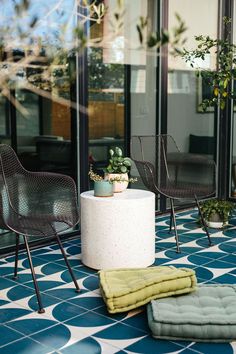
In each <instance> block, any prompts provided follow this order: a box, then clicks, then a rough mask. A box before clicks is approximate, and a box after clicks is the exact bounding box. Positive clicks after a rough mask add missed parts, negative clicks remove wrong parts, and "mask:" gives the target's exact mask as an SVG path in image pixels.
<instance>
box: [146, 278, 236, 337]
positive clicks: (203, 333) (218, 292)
mask: <svg viewBox="0 0 236 354" xmlns="http://www.w3.org/2000/svg"><path fill="white" fill-rule="evenodd" d="M147 313H148V324H149V327H150V329H151V331H152V334H153V337H156V338H163V339H178V340H191V341H202V342H208V341H211V342H230V341H233V340H235V339H236V285H201V286H199V287H198V288H197V290H196V291H195V292H193V293H190V294H187V295H181V296H173V297H167V298H164V299H159V300H153V301H151V303H150V304H149V305H148V308H147Z"/></svg>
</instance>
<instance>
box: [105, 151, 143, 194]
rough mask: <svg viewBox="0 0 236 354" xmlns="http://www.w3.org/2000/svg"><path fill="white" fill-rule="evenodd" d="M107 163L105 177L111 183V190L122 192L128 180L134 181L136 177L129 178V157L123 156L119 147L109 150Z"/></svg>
mask: <svg viewBox="0 0 236 354" xmlns="http://www.w3.org/2000/svg"><path fill="white" fill-rule="evenodd" d="M109 154H110V158H109V165H108V166H107V167H106V168H105V170H104V172H105V179H107V180H109V181H111V182H112V183H113V192H114V193H117V192H122V191H124V190H125V189H126V188H127V187H128V184H129V182H136V180H137V179H133V178H129V176H128V172H129V171H130V168H131V159H130V158H129V157H124V156H123V152H122V150H121V149H120V148H119V147H115V149H114V150H113V149H110V150H109Z"/></svg>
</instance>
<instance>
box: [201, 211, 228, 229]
mask: <svg viewBox="0 0 236 354" xmlns="http://www.w3.org/2000/svg"><path fill="white" fill-rule="evenodd" d="M206 223H207V226H208V227H211V228H213V229H221V228H222V227H224V226H225V225H228V221H227V222H226V223H224V222H223V220H222V218H221V217H220V215H219V214H218V213H215V214H212V215H211V216H210V219H209V220H206Z"/></svg>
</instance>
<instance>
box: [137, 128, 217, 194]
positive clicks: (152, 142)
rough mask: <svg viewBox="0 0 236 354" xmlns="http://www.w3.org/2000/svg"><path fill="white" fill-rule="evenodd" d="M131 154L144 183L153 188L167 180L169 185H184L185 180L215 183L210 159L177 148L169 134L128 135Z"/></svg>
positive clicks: (164, 184)
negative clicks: (129, 136)
mask: <svg viewBox="0 0 236 354" xmlns="http://www.w3.org/2000/svg"><path fill="white" fill-rule="evenodd" d="M131 157H132V158H133V159H134V161H135V164H136V166H137V168H138V170H139V173H140V176H141V178H142V180H143V182H144V184H145V185H146V186H147V187H148V188H149V189H150V190H152V189H153V188H156V189H158V191H162V190H163V189H166V188H167V185H169V186H170V184H171V185H172V187H173V186H174V185H176V186H177V184H178V186H180V185H181V186H182V187H183V188H184V184H185V183H186V182H190V183H196V184H199V183H201V184H208V185H209V184H212V185H213V184H214V183H215V163H214V161H213V159H209V158H207V157H206V156H204V155H196V154H189V153H182V152H180V151H179V149H178V146H177V144H176V142H175V140H174V139H173V137H172V136H170V135H164V134H162V135H157V136H134V137H132V139H131ZM144 161H145V162H146V163H145V164H144ZM147 163H148V164H147ZM145 166H146V167H145ZM147 166H151V167H150V168H149V167H147ZM147 170H149V171H147ZM151 177H152V178H151ZM198 178H199V179H198ZM152 183H153V186H152V185H151V184H152Z"/></svg>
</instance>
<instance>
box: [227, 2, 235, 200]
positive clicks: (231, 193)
mask: <svg viewBox="0 0 236 354" xmlns="http://www.w3.org/2000/svg"><path fill="white" fill-rule="evenodd" d="M232 33H233V43H236V6H234V18H233V30H232ZM234 69H235V67H234ZM233 85H234V86H233V87H234V95H236V85H235V82H234V83H233ZM232 110H233V112H231V113H232V126H231V127H232V128H231V129H232V131H231V161H230V167H231V173H230V180H229V186H230V188H229V197H232V198H236V99H235V100H233V109H232Z"/></svg>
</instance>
